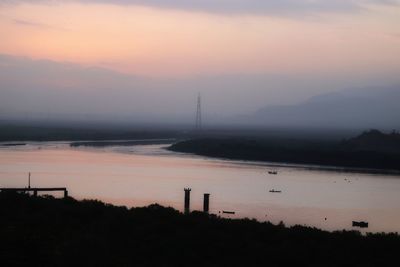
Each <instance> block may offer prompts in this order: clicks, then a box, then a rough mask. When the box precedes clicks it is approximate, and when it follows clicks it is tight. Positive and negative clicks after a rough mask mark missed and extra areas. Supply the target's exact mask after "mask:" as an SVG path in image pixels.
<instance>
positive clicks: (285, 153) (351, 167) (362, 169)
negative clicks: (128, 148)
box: [166, 139, 400, 175]
mask: <svg viewBox="0 0 400 267" xmlns="http://www.w3.org/2000/svg"><path fill="white" fill-rule="evenodd" d="M247 142H248V141H243V140H239V141H238V140H230V139H226V140H222V139H189V140H185V141H180V142H177V143H174V144H172V145H171V146H169V147H168V148H166V149H167V150H169V151H173V152H178V153H183V154H191V155H196V156H203V157H208V158H214V159H221V160H232V161H241V162H246V163H255V164H257V163H259V164H261V165H265V166H267V167H268V166H269V167H272V168H273V167H290V168H298V169H308V170H324V171H336V172H348V173H366V174H383V175H400V169H394V168H389V167H380V168H377V167H376V166H375V167H372V166H371V167H367V166H363V165H367V163H365V162H362V160H363V159H362V158H361V159H356V158H354V156H351V153H353V152H349V154H350V161H353V162H356V163H354V164H351V163H348V162H345V161H344V160H342V163H343V164H335V163H333V162H327V163H326V164H323V163H321V161H320V162H316V161H318V160H320V159H317V160H315V161H313V160H312V158H315V156H313V155H311V156H310V159H307V156H309V155H308V154H307V152H302V151H301V150H298V151H296V149H294V150H293V151H290V150H288V149H286V148H277V147H271V148H269V147H262V146H260V147H255V146H254V144H251V147H246V145H247V144H246V143H247ZM254 143H255V142H254ZM252 149H253V151H254V150H255V151H256V152H255V153H254V154H252V153H253V151H252ZM292 152H294V153H292ZM316 152H317V154H318V153H320V151H318V150H316ZM367 152H368V153H370V154H371V155H372V156H378V157H379V156H382V155H381V154H378V153H377V155H375V154H374V152H369V151H367ZM269 153H271V154H272V156H269ZM274 153H276V154H279V155H278V157H280V158H286V159H289V160H283V159H282V160H276V159H275V160H274V155H273V154H274ZM296 153H297V155H295V156H293V154H296ZM301 153H304V154H303V155H302V154H301ZM308 153H309V154H312V153H310V152H308ZM323 153H328V154H329V153H331V154H333V155H334V154H335V153H338V154H340V153H341V154H343V153H347V152H346V151H336V150H334V149H332V150H329V149H328V150H323ZM357 153H360V152H357ZM383 156H384V155H383ZM303 157H304V158H306V160H304V159H303ZM328 157H332V155H328ZM351 157H353V158H351ZM321 158H322V157H321ZM399 159H400V157H399V156H397V155H396V157H392V161H393V162H395V161H399ZM335 160H336V161H340V160H341V159H339V160H337V159H335ZM357 160H359V161H358V162H357ZM328 161H329V159H328ZM360 162H361V163H360ZM393 162H392V163H393ZM399 164H400V162H399ZM346 165H347V166H346Z"/></svg>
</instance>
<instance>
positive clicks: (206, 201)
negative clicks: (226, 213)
mask: <svg viewBox="0 0 400 267" xmlns="http://www.w3.org/2000/svg"><path fill="white" fill-rule="evenodd" d="M209 210H210V194H204V201H203V212H204V213H208V212H209Z"/></svg>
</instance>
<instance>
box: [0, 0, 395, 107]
mask: <svg viewBox="0 0 400 267" xmlns="http://www.w3.org/2000/svg"><path fill="white" fill-rule="evenodd" d="M0 36H1V39H0V55H3V57H6V58H7V59H10V58H13V59H14V60H17V61H18V60H25V61H29V62H33V63H35V64H39V65H40V64H41V63H43V62H44V61H47V60H50V61H51V62H55V63H60V64H72V65H71V66H73V68H83V69H85V68H93V67H101V68H104V69H107V70H110V71H112V72H115V73H120V74H123V75H128V76H129V77H148V78H150V77H152V78H154V79H170V80H171V79H172V80H173V81H175V80H176V79H192V78H193V77H195V78H196V79H197V78H199V77H214V78H215V77H217V78H215V79H219V78H218V77H226V76H228V77H232V76H234V77H254V76H256V77H264V76H268V77H274V82H271V81H270V80H268V81H265V80H262V79H261V80H260V79H258V80H257V82H254V80H253V79H252V78H248V79H249V80H251V81H253V82H252V83H251V84H248V86H247V84H246V83H245V84H246V86H243V88H241V89H240V88H235V89H234V91H235V92H236V96H237V98H236V100H233V103H236V104H232V105H236V106H237V107H240V105H239V104H237V103H238V102H239V100H243V99H245V100H246V101H247V103H250V102H252V101H254V102H252V103H255V104H256V105H257V107H259V106H260V105H261V106H263V105H264V104H271V103H275V104H276V103H293V102H296V101H300V100H304V99H306V98H307V97H310V96H312V95H315V94H316V93H320V92H324V90H325V91H332V90H338V89H343V88H346V87H352V86H367V85H370V84H371V83H372V84H373V85H377V84H382V83H387V84H395V83H397V82H399V81H400V78H398V77H399V75H398V74H399V70H400V1H397V0H279V1H266V0H173V1H161V0H149V1H145V0H133V1H128V0H90V1H79V0H75V1H74V0H69V1H61V0H60V1H57V0H53V1H50V0H48V1H46V0H42V1H40V0H39V1H29V0H25V1H24V0H2V1H0ZM7 62H8V63H7ZM13 62H14V61H13ZM18 62H19V61H18ZM33 63H32V64H33ZM9 64H11V63H9V61H7V60H2V61H1V62H0V67H1V66H2V68H3V69H6V70H8V69H9V68H8V67H9ZM13 64H14V63H13ZM15 64H16V65H17V64H21V65H23V66H16V65H13V67H15V68H14V69H13V72H12V73H13V75H15V76H18V73H19V72H20V73H21V74H22V73H26V72H24V66H25V65H26V64H25V63H24V64H22V63H15ZM7 68H8V69H7ZM71 68H72V67H71ZM16 69H18V70H16ZM33 69H37V67H35V68H33ZM13 75H11V74H7V75H5V74H4V75H3V76H1V77H0V83H2V82H3V85H4V84H8V85H9V86H8V87H7V90H11V89H10V86H12V85H13V84H14V83H13V82H10V79H11V78H10V77H13ZM31 76H33V74H32V75H31ZM78 76H79V75H78ZM78 76H75V77H78ZM279 77H280V79H281V81H279ZM298 77H301V79H302V81H303V82H299V81H298V79H297V78H298ZM31 78H32V77H31ZM2 79H3V80H2ZM43 79H46V78H44V77H43V76H40V77H34V78H32V84H34V83H35V82H36V83H39V82H44V81H43ZM90 79H92V78H90ZM221 79H222V78H221ZM291 79H292V80H291ZM296 79H297V80H296ZM324 79H325V80H324ZM329 79H330V80H329ZM78 80H79V81H78ZM94 80H96V79H95V78H94ZM242 80H243V79H242ZM288 80H291V84H290V85H288V84H285V82H287V81H288ZM382 81H384V82H382ZM69 83H74V78H72V79H70V80H69ZM188 83H189V82H188ZM193 83H194V82H193ZM206 83H207V82H206ZM47 84H48V83H47ZM76 84H79V86H83V85H82V78H76ZM277 84H279V86H277ZM324 84H328V85H327V86H322V85H324ZM294 85H297V87H298V88H296V89H293V88H294V87H295V86H294ZM79 86H78V85H77V87H76V88H75V89H79V88H78V87H79ZM133 87H134V86H133ZM153 87H154V86H153ZM167 87H168V86H167ZM172 87H173V86H172ZM188 87H190V88H191V89H192V90H193V91H194V90H195V89H194V87H197V88H196V90H203V89H204V90H210V91H212V89H210V88H198V87H199V86H197V84H195V85H191V86H188ZM211 87H213V86H211ZM214 87H215V86H214ZM226 87H229V86H228V85H227V86H226ZM245 87H248V88H247V89H246V88H245ZM322 87H324V88H322ZM0 89H2V90H5V89H4V88H0ZM175 89H176V88H175ZM132 90H134V89H132ZM171 90H172V89H171ZM246 90H248V91H247V92H248V94H247V95H245V94H244V93H242V91H246ZM285 90H286V91H285ZM175 91H176V90H175ZM178 91H179V90H178ZM224 92H225V91H224ZM282 92H283V93H282ZM191 93H192V92H191ZM271 94H272V95H273V96H271ZM233 95H235V94H233ZM260 96H263V98H264V100H262V101H261V100H260ZM267 96H269V97H267ZM217 98H218V97H217ZM279 101H280V102H279ZM209 103H210V105H212V101H210V102H209ZM214 104H215V106H217V103H214ZM188 105H189V104H188ZM242 106H243V105H242ZM253 110H254V108H253ZM242 111H251V108H249V107H248V108H247V109H246V108H243V109H238V111H237V112H238V113H241V112H242ZM215 112H219V111H217V110H216V111H215Z"/></svg>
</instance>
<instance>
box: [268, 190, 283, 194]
mask: <svg viewBox="0 0 400 267" xmlns="http://www.w3.org/2000/svg"><path fill="white" fill-rule="evenodd" d="M269 192H270V193H282V191H281V190H275V189H272V190H269Z"/></svg>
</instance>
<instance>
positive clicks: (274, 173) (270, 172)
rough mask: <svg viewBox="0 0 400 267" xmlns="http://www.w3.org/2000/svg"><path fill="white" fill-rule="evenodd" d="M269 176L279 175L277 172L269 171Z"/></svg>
mask: <svg viewBox="0 0 400 267" xmlns="http://www.w3.org/2000/svg"><path fill="white" fill-rule="evenodd" d="M268 174H273V175H276V174H278V172H277V171H268Z"/></svg>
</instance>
